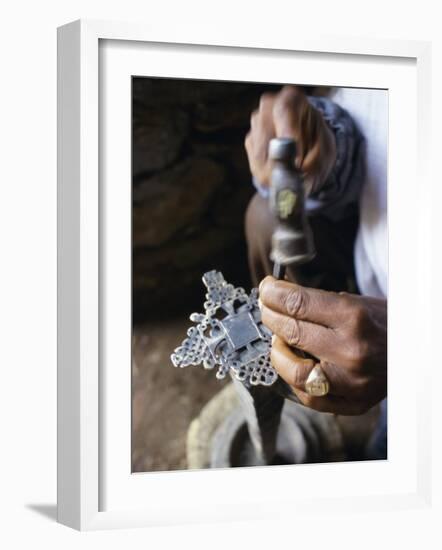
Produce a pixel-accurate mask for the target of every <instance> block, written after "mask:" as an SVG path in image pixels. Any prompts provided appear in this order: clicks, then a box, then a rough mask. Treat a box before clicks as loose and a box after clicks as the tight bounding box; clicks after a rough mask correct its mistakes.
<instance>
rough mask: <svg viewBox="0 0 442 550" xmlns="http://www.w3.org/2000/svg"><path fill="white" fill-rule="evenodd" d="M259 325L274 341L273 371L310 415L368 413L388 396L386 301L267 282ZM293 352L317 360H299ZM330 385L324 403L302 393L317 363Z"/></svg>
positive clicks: (261, 287)
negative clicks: (302, 352) (270, 332)
mask: <svg viewBox="0 0 442 550" xmlns="http://www.w3.org/2000/svg"><path fill="white" fill-rule="evenodd" d="M260 300H261V304H262V307H261V311H262V320H263V323H264V324H265V325H266V326H267V327H268V328H269V329H270V330H271V331H272V332H273V333H274V334H275V335H276V337H275V338H274V342H273V347H272V355H271V361H272V365H273V366H274V367H275V369H276V370H277V371H278V373H279V375H280V376H281V377H282V378H283V379H284V380H285V381H286V382H287V383H288V384H289V385H290V386H291V387H292V388H293V391H294V392H295V393H296V395H297V396H298V397H299V399H300V400H301V401H302V403H304V405H307V406H308V407H311V408H313V409H317V410H318V411H324V412H332V413H336V414H344V415H356V414H362V413H364V412H366V411H367V410H368V409H369V408H371V407H372V406H373V405H375V404H376V403H377V402H379V401H380V400H381V399H383V398H384V397H385V396H386V394H387V301H386V300H379V299H376V298H368V297H364V296H357V295H353V294H347V293H340V294H336V293H334V292H326V291H323V290H316V289H311V288H305V287H301V286H299V285H295V284H292V283H289V282H287V281H279V280H276V279H274V278H273V277H266V278H265V279H264V280H263V282H262V283H261V285H260ZM296 348H298V349H301V350H303V351H305V352H307V353H309V354H310V355H313V356H315V357H317V358H318V361H314V360H313V359H309V358H303V357H301V356H300V355H298V354H297V353H296ZM319 361H320V364H321V367H322V369H323V371H324V373H325V375H326V376H327V378H328V380H329V384H330V392H329V393H328V394H327V395H326V396H324V397H312V396H310V395H308V394H307V393H306V392H305V382H306V380H307V377H308V375H309V373H310V371H311V370H312V368H313V366H314V365H315V363H317V362H319Z"/></svg>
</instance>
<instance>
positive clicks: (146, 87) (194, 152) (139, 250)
mask: <svg viewBox="0 0 442 550" xmlns="http://www.w3.org/2000/svg"><path fill="white" fill-rule="evenodd" d="M279 88H280V86H274V85H265V84H250V83H238V82H216V81H195V80H175V79H158V78H145V77H143V78H137V77H134V78H133V88H132V90H133V98H132V99H133V105H132V108H133V111H132V120H133V127H132V138H133V142H132V152H133V376H132V391H133V394H132V395H133V400H132V436H133V437H132V470H133V471H134V472H143V471H155V470H176V469H184V468H186V467H187V465H186V434H187V430H188V427H189V424H190V422H191V421H192V419H193V418H195V417H196V416H197V415H198V414H199V412H200V410H201V408H202V407H203V405H204V404H205V403H206V402H207V401H208V400H209V399H210V398H211V397H212V396H213V395H214V394H215V393H217V392H218V391H219V390H220V389H221V388H222V384H223V383H222V382H220V381H218V380H216V378H215V372H213V371H205V370H204V369H202V368H199V367H195V368H192V367H188V368H187V369H185V370H182V369H176V368H174V367H173V365H172V363H171V361H170V354H171V352H172V351H173V349H174V348H175V347H177V346H178V345H179V344H180V343H181V341H182V340H183V339H184V338H185V336H186V331H187V328H188V327H189V326H190V325H191V324H192V323H191V322H190V321H189V315H190V313H192V312H193V311H202V309H203V302H204V294H205V287H204V286H203V284H202V281H201V277H202V275H203V273H204V272H206V271H209V270H211V269H215V268H216V269H217V270H220V271H222V272H223V274H224V276H225V278H226V280H227V281H228V282H231V283H233V284H234V285H235V286H243V287H244V288H245V289H246V290H249V289H250V279H249V275H248V267H247V256H246V246H245V239H244V229H243V224H244V213H245V210H246V207H247V204H248V201H249V199H250V197H251V196H252V194H253V186H252V184H251V176H250V172H249V167H248V162H247V157H246V153H245V150H244V138H245V135H246V133H247V132H248V130H249V127H250V114H251V112H252V111H253V110H254V109H256V108H257V106H258V103H259V98H260V95H261V94H262V93H263V92H265V91H269V90H276V89H279Z"/></svg>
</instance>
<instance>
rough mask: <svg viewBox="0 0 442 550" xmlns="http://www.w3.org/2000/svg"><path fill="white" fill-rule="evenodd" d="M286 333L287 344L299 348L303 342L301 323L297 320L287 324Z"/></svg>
mask: <svg viewBox="0 0 442 550" xmlns="http://www.w3.org/2000/svg"><path fill="white" fill-rule="evenodd" d="M285 333H286V338H285V340H286V342H287V344H288V345H289V346H292V347H294V348H296V347H298V346H299V344H300V343H301V341H302V338H301V327H300V326H299V323H297V322H296V321H295V320H291V321H290V322H289V323H286V327H285Z"/></svg>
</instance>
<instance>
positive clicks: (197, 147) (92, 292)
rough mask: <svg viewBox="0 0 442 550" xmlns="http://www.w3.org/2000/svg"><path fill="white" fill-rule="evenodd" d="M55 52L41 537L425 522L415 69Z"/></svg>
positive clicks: (82, 38) (80, 30) (105, 33)
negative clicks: (53, 327) (413, 512)
mask: <svg viewBox="0 0 442 550" xmlns="http://www.w3.org/2000/svg"><path fill="white" fill-rule="evenodd" d="M58 52H59V53H58V159H59V164H58V213H59V215H58V234H59V241H58V273H59V276H58V284H59V294H58V308H59V310H58V320H59V323H58V333H59V340H58V348H59V353H58V518H59V521H60V522H61V523H64V524H66V525H69V526H71V527H75V528H77V529H82V530H83V529H101V528H111V527H130V526H149V525H165V524H174V523H175V524H176V523H198V522H205V521H230V520H234V519H235V520H237V519H252V518H254V519H261V518H266V517H267V518H272V517H281V516H284V514H287V515H288V514H293V511H294V510H296V512H297V513H307V514H308V513H311V512H312V511H313V510H314V511H315V513H321V511H323V510H326V509H327V508H329V507H330V506H331V505H333V507H334V508H335V509H336V510H338V511H342V512H345V511H346V510H349V509H354V508H355V507H357V508H358V509H361V510H367V511H369V510H371V509H380V508H385V509H391V508H394V507H398V506H400V507H403V506H424V505H426V503H427V502H428V499H429V498H430V486H431V472H430V469H429V460H430V458H429V457H430V455H429V454H428V449H429V446H430V435H429V432H428V428H427V420H428V418H429V414H430V408H429V407H430V404H429V402H428V399H427V397H426V395H425V393H424V391H423V387H424V386H425V384H416V380H415V376H414V374H413V373H414V368H415V360H414V358H413V357H412V356H411V355H410V353H409V349H408V348H407V347H406V346H404V342H407V341H410V342H411V341H413V342H418V344H416V348H418V349H417V350H416V352H417V353H418V354H419V357H420V358H425V357H426V356H427V355H428V353H429V352H428V349H429V348H428V346H427V343H428V338H429V334H430V332H431V331H430V330H429V327H428V323H429V321H425V319H429V317H426V316H425V315H423V314H422V313H423V312H424V311H426V310H428V309H429V307H430V296H429V290H428V285H426V284H425V282H427V278H428V277H429V275H428V273H429V271H430V262H431V256H430V253H429V251H430V244H429V243H430V242H431V239H432V237H431V235H430V231H429V225H428V224H427V220H426V208H427V205H428V201H429V197H430V191H431V189H430V184H429V181H428V173H427V167H426V166H427V163H426V154H427V153H426V150H427V149H426V147H425V146H424V144H425V143H426V140H427V139H428V120H429V117H430V107H429V103H428V101H427V93H428V86H427V82H428V79H429V71H430V69H429V45H428V44H426V43H417V42H399V41H381V40H379V41H378V40H376V41H375V40H362V39H356V38H344V37H336V38H315V39H311V38H310V39H307V38H305V37H303V36H302V35H297V36H296V37H291V38H281V40H280V41H279V42H278V43H276V42H275V43H273V44H267V43H265V42H264V41H263V40H261V39H259V38H256V39H255V38H250V37H249V38H247V39H241V38H240V37H232V36H228V35H226V36H225V37H224V38H222V37H220V36H218V37H214V38H213V40H210V41H207V39H206V38H205V37H203V35H201V36H200V37H198V36H192V37H189V36H187V35H186V32H185V30H184V29H183V31H182V33H180V34H179V35H178V34H175V33H174V36H167V34H163V33H162V32H161V31H155V30H153V29H152V28H145V27H143V26H138V25H129V24H123V23H115V22H114V23H106V22H97V21H77V22H74V23H71V24H68V25H66V26H64V27H61V28H60V29H59V35H58ZM404 113H407V126H406V130H405V129H404V122H403V121H404ZM417 174H419V178H418V180H417ZM417 181H418V183H417ZM387 222H388V224H387ZM410 251H413V252H414V259H413V261H410ZM263 281H264V282H263ZM258 287H259V291H258ZM410 289H414V290H413V291H410ZM387 298H388V316H387ZM405 303H406V315H405V314H404V304H405ZM387 332H388V339H387ZM387 343H388V346H387ZM430 365H431V361H425V360H422V366H421V369H422V371H421V374H420V376H421V381H425V383H429V376H430V372H429V368H430ZM387 398H388V405H387ZM387 410H388V415H387ZM387 436H388V438H387ZM279 503H284V504H287V506H286V507H281V506H276V504H279ZM284 510H286V511H284ZM289 510H290V512H289Z"/></svg>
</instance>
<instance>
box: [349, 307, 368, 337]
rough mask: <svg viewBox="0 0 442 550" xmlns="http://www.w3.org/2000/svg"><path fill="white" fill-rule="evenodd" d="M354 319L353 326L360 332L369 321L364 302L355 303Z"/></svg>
mask: <svg viewBox="0 0 442 550" xmlns="http://www.w3.org/2000/svg"><path fill="white" fill-rule="evenodd" d="M352 321H353V328H354V329H355V331H356V332H357V333H360V332H361V331H362V330H363V329H364V327H365V324H366V321H367V313H366V311H365V308H364V307H363V306H362V304H357V305H354V304H353V312H352Z"/></svg>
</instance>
